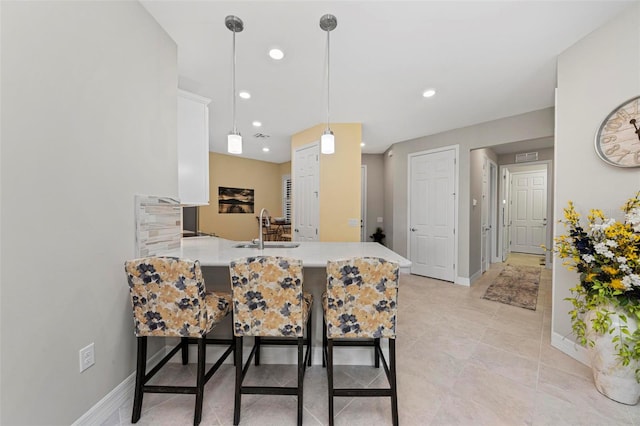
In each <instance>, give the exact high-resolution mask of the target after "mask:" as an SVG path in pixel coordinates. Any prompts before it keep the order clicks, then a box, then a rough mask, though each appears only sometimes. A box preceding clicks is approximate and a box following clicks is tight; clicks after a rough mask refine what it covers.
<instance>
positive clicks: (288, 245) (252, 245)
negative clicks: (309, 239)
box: [233, 243, 300, 249]
mask: <svg viewBox="0 0 640 426" xmlns="http://www.w3.org/2000/svg"><path fill="white" fill-rule="evenodd" d="M299 246H300V243H276V244H268V243H265V244H264V248H266V249H270V248H296V247H299ZM233 247H234V248H251V249H257V248H258V244H256V243H241V244H236V245H234V246H233Z"/></svg>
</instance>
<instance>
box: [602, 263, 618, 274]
mask: <svg viewBox="0 0 640 426" xmlns="http://www.w3.org/2000/svg"><path fill="white" fill-rule="evenodd" d="M602 271H603V272H606V273H607V274H609V275H611V276H614V275H617V274H618V269H616V268H614V267H613V266H609V265H605V266H603V267H602Z"/></svg>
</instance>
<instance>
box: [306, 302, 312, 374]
mask: <svg viewBox="0 0 640 426" xmlns="http://www.w3.org/2000/svg"><path fill="white" fill-rule="evenodd" d="M311 315H312V313H311V312H309V318H308V319H307V351H308V352H309V361H307V366H309V367H311V356H312V355H313V351H312V350H311V343H312V342H311Z"/></svg>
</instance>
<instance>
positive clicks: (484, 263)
mask: <svg viewBox="0 0 640 426" xmlns="http://www.w3.org/2000/svg"><path fill="white" fill-rule="evenodd" d="M497 199H498V165H497V164H496V163H495V162H494V161H493V160H491V159H490V158H489V157H487V156H485V157H484V160H483V165H482V200H481V203H482V204H481V209H482V210H481V222H482V225H481V226H482V228H481V254H480V258H481V266H480V268H481V271H480V272H481V273H484V272H485V271H487V270H489V267H490V265H491V263H492V262H496V261H498V260H497V258H498V253H499V249H498V237H497V228H498V227H497V222H498V219H497V212H496V210H497Z"/></svg>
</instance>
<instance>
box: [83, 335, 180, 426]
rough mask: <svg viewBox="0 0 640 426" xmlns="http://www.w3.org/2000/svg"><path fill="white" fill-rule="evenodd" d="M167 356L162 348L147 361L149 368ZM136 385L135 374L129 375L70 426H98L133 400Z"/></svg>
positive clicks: (165, 349)
mask: <svg viewBox="0 0 640 426" xmlns="http://www.w3.org/2000/svg"><path fill="white" fill-rule="evenodd" d="M166 354H167V348H166V347H163V348H161V349H160V350H158V352H156V353H155V354H154V355H153V356H152V357H151V358H149V359H148V360H147V365H148V366H149V367H153V366H155V365H156V364H157V363H158V362H160V360H161V359H162V357H164V356H165V355H166ZM135 384H136V373H135V371H134V372H133V373H131V375H130V376H129V377H127V378H126V379H124V380H123V381H122V382H121V383H120V384H119V385H118V386H116V387H115V388H113V390H112V391H111V392H109V393H108V394H107V395H106V396H105V397H104V398H102V399H101V400H100V401H98V402H97V403H96V404H95V405H94V406H93V407H91V408H90V409H89V411H87V412H86V413H84V414H83V415H82V416H81V417H80V418H79V419H78V420H76V421H75V422H73V424H72V426H100V425H101V424H103V423H104V422H105V421H107V419H108V418H109V417H111V415H112V414H113V413H114V412H115V411H116V410H117V409H118V408H120V407H121V406H122V404H124V403H125V402H126V401H128V400H130V399H131V398H133V391H134V387H135Z"/></svg>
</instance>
